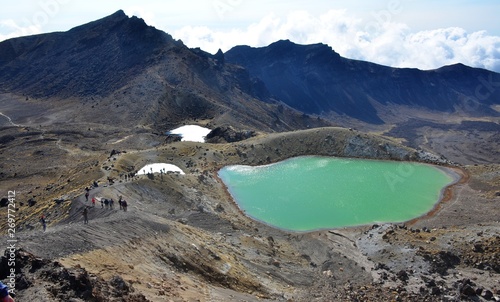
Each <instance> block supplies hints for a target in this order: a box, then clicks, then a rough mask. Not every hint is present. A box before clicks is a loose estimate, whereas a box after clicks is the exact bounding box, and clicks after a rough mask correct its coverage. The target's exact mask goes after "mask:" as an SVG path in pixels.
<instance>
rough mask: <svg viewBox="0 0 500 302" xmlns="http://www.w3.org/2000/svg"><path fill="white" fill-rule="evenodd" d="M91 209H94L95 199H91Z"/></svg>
mask: <svg viewBox="0 0 500 302" xmlns="http://www.w3.org/2000/svg"><path fill="white" fill-rule="evenodd" d="M92 207H93V208H95V198H94V197H92Z"/></svg>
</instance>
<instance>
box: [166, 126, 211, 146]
mask: <svg viewBox="0 0 500 302" xmlns="http://www.w3.org/2000/svg"><path fill="white" fill-rule="evenodd" d="M210 131H212V130H211V129H208V128H204V127H201V126H197V125H186V126H182V127H179V128H176V129H174V130H172V131H168V132H167V133H168V134H177V135H180V136H181V137H182V139H181V141H183V142H198V143H204V142H205V137H206V136H207V134H209V133H210Z"/></svg>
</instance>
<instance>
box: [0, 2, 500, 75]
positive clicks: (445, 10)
mask: <svg viewBox="0 0 500 302" xmlns="http://www.w3.org/2000/svg"><path fill="white" fill-rule="evenodd" d="M20 2H22V4H21V3H19V2H16V3H15V5H14V4H12V5H3V7H2V10H1V11H0V40H5V39H8V38H12V37H16V36H22V35H29V34H38V33H46V32H53V31H66V30H69V29H70V28H72V27H75V26H78V25H81V24H84V23H87V22H90V21H93V20H96V19H99V18H102V17H104V16H107V15H109V14H111V13H113V12H115V11H117V10H119V9H123V10H124V11H125V12H126V13H127V14H128V15H130V16H131V15H137V16H139V17H141V18H143V19H145V21H146V22H147V23H148V24H150V25H153V26H155V27H157V28H158V29H161V30H163V31H166V32H168V33H170V34H171V35H173V36H174V38H176V39H181V40H182V41H183V42H184V43H185V44H186V45H188V46H189V47H201V48H202V49H204V50H206V51H209V52H212V53H213V52H216V51H217V49H219V48H221V49H222V50H224V51H226V50H228V49H229V48H231V47H232V46H235V45H240V44H247V45H251V46H264V45H268V44H270V43H272V42H274V41H276V40H278V39H290V40H292V41H294V42H296V43H301V44H309V43H319V42H321V43H325V44H328V45H330V46H332V47H333V49H334V50H335V51H337V52H339V53H340V54H341V55H343V56H345V57H349V58H353V59H361V60H368V61H373V62H376V63H380V64H384V65H390V66H397V67H417V68H421V69H432V68H437V67H440V66H442V65H447V64H453V63H458V62H461V63H464V64H467V65H471V66H475V67H482V68H487V69H491V70H496V71H500V25H498V22H497V19H496V18H497V16H498V14H499V13H500V1H498V0H479V1H470V0H455V1H451V0H442V1H437V0H434V1H431V0H370V1H360V0H349V1H347V0H337V1H335V0H328V1H327V0H316V1H314V0H310V1H303V0H302V1H297V0H286V1H281V0H277V1H272V0H269V1H264V0H252V1H250V0H184V1H169V0H163V1H161V0H142V1H130V0H120V1H118V0H110V1H95V0H86V1H79V0H21V1H20ZM0 55H1V54H0Z"/></svg>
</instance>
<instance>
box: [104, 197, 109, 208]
mask: <svg viewBox="0 0 500 302" xmlns="http://www.w3.org/2000/svg"><path fill="white" fill-rule="evenodd" d="M108 206H109V200H108V199H107V198H104V207H105V208H106V209H107V208H108Z"/></svg>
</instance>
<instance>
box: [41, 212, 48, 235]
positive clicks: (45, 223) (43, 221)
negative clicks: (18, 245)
mask: <svg viewBox="0 0 500 302" xmlns="http://www.w3.org/2000/svg"><path fill="white" fill-rule="evenodd" d="M40 223H41V224H42V226H43V231H44V232H45V230H46V229H47V222H46V221H45V215H43V214H42V216H41V217H40Z"/></svg>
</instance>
